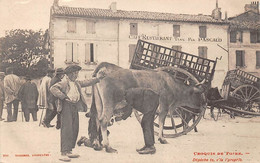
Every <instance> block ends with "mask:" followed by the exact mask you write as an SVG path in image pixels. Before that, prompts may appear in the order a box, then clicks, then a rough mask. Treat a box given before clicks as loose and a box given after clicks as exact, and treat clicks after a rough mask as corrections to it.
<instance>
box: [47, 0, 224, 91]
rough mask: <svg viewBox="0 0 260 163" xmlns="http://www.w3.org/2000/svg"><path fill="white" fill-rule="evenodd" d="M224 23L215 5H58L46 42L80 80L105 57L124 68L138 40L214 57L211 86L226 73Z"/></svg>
mask: <svg viewBox="0 0 260 163" xmlns="http://www.w3.org/2000/svg"><path fill="white" fill-rule="evenodd" d="M228 29H229V24H228V22H227V21H226V20H223V19H221V10H220V8H219V7H218V5H216V9H214V10H213V11H212V15H202V14H199V15H188V14H173V13H159V12H147V11H123V10H118V9H117V7H116V3H115V2H113V3H112V4H111V6H110V9H96V8H75V7H67V6H59V4H58V0H55V1H54V4H53V6H52V7H51V14H50V27H49V32H50V46H51V56H52V62H53V64H54V67H65V66H67V65H69V64H71V63H76V64H79V65H80V66H81V67H82V68H83V71H82V72H81V74H80V77H81V78H84V77H89V76H90V74H91V73H92V71H93V70H94V68H95V66H96V64H98V63H100V62H102V61H106V62H111V63H114V64H116V65H119V66H121V67H124V68H129V66H130V62H131V58H132V56H133V54H134V50H135V46H136V43H137V40H138V39H142V40H146V41H149V42H153V43H156V44H160V45H163V46H167V47H172V48H174V49H177V50H181V51H184V52H187V53H191V54H194V55H198V56H201V57H205V58H209V59H212V60H215V59H216V57H218V58H220V57H222V60H218V63H217V67H216V72H215V77H214V78H215V80H213V83H212V85H213V86H221V84H222V82H223V80H224V77H225V73H226V72H227V71H228V51H227V49H228Z"/></svg>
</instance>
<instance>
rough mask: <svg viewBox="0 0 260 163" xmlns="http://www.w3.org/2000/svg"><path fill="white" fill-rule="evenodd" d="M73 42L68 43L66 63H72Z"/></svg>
mask: <svg viewBox="0 0 260 163" xmlns="http://www.w3.org/2000/svg"><path fill="white" fill-rule="evenodd" d="M72 50H73V49H72V42H67V43H66V62H72Z"/></svg>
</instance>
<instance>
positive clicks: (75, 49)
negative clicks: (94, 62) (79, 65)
mask: <svg viewBox="0 0 260 163" xmlns="http://www.w3.org/2000/svg"><path fill="white" fill-rule="evenodd" d="M78 47H79V44H78V43H73V55H72V57H73V58H72V61H73V62H78V55H79V54H78Z"/></svg>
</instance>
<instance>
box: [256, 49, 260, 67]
mask: <svg viewBox="0 0 260 163" xmlns="http://www.w3.org/2000/svg"><path fill="white" fill-rule="evenodd" d="M256 66H257V67H258V68H260V51H256Z"/></svg>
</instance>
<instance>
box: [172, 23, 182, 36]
mask: <svg viewBox="0 0 260 163" xmlns="http://www.w3.org/2000/svg"><path fill="white" fill-rule="evenodd" d="M180 34H181V33H180V25H173V37H180Z"/></svg>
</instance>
